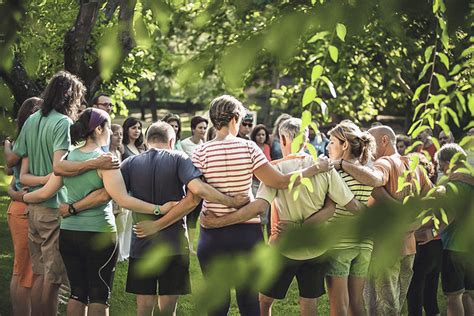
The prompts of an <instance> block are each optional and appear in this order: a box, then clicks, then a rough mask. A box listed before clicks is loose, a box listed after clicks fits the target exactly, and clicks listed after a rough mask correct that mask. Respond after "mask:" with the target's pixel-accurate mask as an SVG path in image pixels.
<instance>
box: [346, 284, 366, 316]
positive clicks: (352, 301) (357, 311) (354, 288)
mask: <svg viewBox="0 0 474 316" xmlns="http://www.w3.org/2000/svg"><path fill="white" fill-rule="evenodd" d="M364 284H365V278H360V277H356V276H349V315H351V316H363V315H366V312H365V306H364V295H363V291H364Z"/></svg>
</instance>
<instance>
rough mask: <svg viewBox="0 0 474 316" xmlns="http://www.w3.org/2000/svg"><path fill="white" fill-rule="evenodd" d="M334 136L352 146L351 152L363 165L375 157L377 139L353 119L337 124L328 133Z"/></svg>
mask: <svg viewBox="0 0 474 316" xmlns="http://www.w3.org/2000/svg"><path fill="white" fill-rule="evenodd" d="M328 134H329V135H330V136H334V137H336V138H337V139H339V141H341V143H343V142H347V143H348V144H349V146H350V150H351V154H352V155H353V156H354V157H355V158H357V159H358V160H359V162H360V163H361V164H363V165H365V164H367V162H369V160H371V159H373V155H374V153H375V139H374V137H373V136H372V135H370V134H369V133H368V132H362V131H361V130H360V128H359V127H358V126H357V125H355V124H354V123H353V122H351V121H347V120H346V121H344V122H341V123H339V124H337V125H336V126H335V127H334V128H333V129H331V130H330V131H329V133H328Z"/></svg>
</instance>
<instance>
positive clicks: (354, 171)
mask: <svg viewBox="0 0 474 316" xmlns="http://www.w3.org/2000/svg"><path fill="white" fill-rule="evenodd" d="M334 165H335V166H336V169H338V168H342V170H344V171H345V172H347V173H348V174H350V175H351V176H352V177H354V179H356V180H357V181H359V182H360V183H363V184H365V185H370V186H371V187H374V188H377V187H381V186H383V185H384V184H385V183H384V175H383V172H381V171H380V170H377V169H373V168H369V167H367V166H361V165H356V164H353V163H350V162H348V161H346V160H341V161H340V162H334Z"/></svg>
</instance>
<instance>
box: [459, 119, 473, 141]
mask: <svg viewBox="0 0 474 316" xmlns="http://www.w3.org/2000/svg"><path fill="white" fill-rule="evenodd" d="M473 127H474V121H471V122H470V123H469V125H468V126H467V127H466V128H465V129H471V128H473ZM471 141H474V136H469V135H468V136H464V137H463V138H462V139H461V141H460V142H459V146H461V147H464V145H466V144H469V142H471Z"/></svg>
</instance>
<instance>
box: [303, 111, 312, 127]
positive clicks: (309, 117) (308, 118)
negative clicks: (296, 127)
mask: <svg viewBox="0 0 474 316" xmlns="http://www.w3.org/2000/svg"><path fill="white" fill-rule="evenodd" d="M311 120H312V115H311V112H310V111H308V110H306V111H303V113H302V114H301V132H303V131H304V130H305V129H306V128H307V127H308V126H309V124H311Z"/></svg>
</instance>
